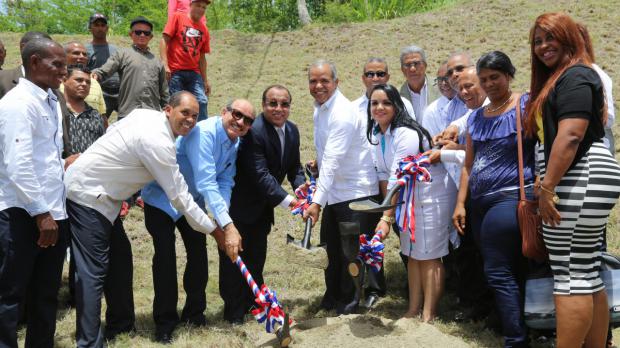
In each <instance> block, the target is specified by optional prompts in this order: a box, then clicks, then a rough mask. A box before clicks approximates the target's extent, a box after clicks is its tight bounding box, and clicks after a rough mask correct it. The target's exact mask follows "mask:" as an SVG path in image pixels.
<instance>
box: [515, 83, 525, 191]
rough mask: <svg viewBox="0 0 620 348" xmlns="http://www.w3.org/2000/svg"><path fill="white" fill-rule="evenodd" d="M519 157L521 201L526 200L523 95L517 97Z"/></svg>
mask: <svg viewBox="0 0 620 348" xmlns="http://www.w3.org/2000/svg"><path fill="white" fill-rule="evenodd" d="M515 109H516V113H517V157H518V158H519V199H520V200H525V189H524V187H523V186H524V185H525V179H524V178H523V139H522V135H521V128H522V124H521V95H520V94H519V95H517V105H516V106H515Z"/></svg>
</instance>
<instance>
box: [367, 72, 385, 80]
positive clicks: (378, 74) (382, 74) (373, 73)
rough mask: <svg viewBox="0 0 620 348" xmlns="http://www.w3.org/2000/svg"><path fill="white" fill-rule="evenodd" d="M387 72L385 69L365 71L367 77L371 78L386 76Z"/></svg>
mask: <svg viewBox="0 0 620 348" xmlns="http://www.w3.org/2000/svg"><path fill="white" fill-rule="evenodd" d="M386 74H387V73H386V72H385V71H366V72H365V73H364V76H366V77H367V78H369V79H371V78H373V77H375V76H376V77H385V75H386Z"/></svg>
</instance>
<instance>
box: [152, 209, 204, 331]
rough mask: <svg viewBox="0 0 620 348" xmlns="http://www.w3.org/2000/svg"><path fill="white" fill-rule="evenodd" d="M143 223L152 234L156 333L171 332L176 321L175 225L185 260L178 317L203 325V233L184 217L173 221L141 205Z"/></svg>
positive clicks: (157, 211) (164, 214) (161, 212)
mask: <svg viewBox="0 0 620 348" xmlns="http://www.w3.org/2000/svg"><path fill="white" fill-rule="evenodd" d="M144 223H145V225H146V229H147V231H148V232H149V234H150V235H151V237H153V246H154V248H155V253H154V254H153V266H152V269H153V287H154V290H155V299H154V301H153V320H154V321H155V326H156V330H157V332H161V333H171V332H172V331H173V330H174V328H175V326H176V325H177V323H178V322H179V315H178V313H177V302H178V286H177V258H176V250H175V234H174V230H175V227H176V228H178V229H179V232H180V234H181V238H182V239H183V244H184V245H185V251H186V253H187V262H186V264H185V272H184V274H183V288H184V289H185V293H186V294H187V298H186V300H185V306H184V307H183V312H182V314H181V320H182V321H184V322H191V323H194V324H197V325H204V323H205V316H204V311H205V309H206V308H207V296H206V288H207V280H208V279H209V268H208V267H209V263H208V259H207V236H206V235H205V234H204V233H200V232H197V231H195V230H193V229H192V228H191V227H190V226H189V224H188V223H187V220H186V219H185V217H181V218H180V219H179V220H177V221H176V223H175V221H174V220H172V218H171V217H170V216H169V215H168V214H166V213H165V212H164V211H163V210H161V209H158V208H155V207H153V206H151V205H148V204H145V205H144Z"/></svg>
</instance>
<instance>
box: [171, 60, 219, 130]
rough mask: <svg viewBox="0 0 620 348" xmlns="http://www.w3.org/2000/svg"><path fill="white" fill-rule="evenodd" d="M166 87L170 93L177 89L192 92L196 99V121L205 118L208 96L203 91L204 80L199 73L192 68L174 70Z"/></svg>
mask: <svg viewBox="0 0 620 348" xmlns="http://www.w3.org/2000/svg"><path fill="white" fill-rule="evenodd" d="M168 89H169V91H170V95H173V94H174V93H176V92H179V91H189V92H190V93H192V94H193V95H194V96H195V97H196V100H197V101H198V106H199V112H198V121H202V120H206V119H207V117H208V114H207V104H208V103H209V98H208V97H207V93H206V92H205V84H204V80H203V79H202V76H201V75H200V74H199V73H197V72H195V71H192V70H179V71H175V72H174V73H172V76H170V81H168Z"/></svg>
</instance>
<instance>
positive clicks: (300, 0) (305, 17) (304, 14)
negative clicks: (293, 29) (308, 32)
mask: <svg viewBox="0 0 620 348" xmlns="http://www.w3.org/2000/svg"><path fill="white" fill-rule="evenodd" d="M297 13H299V22H300V23H301V25H303V26H306V25H308V24H310V22H312V19H311V18H310V14H309V13H308V6H307V5H306V0H297Z"/></svg>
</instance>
